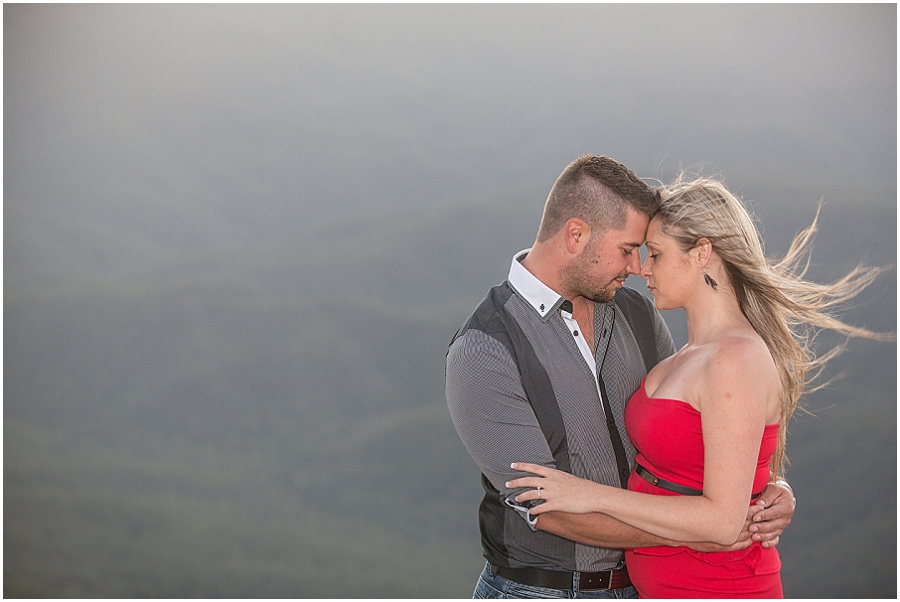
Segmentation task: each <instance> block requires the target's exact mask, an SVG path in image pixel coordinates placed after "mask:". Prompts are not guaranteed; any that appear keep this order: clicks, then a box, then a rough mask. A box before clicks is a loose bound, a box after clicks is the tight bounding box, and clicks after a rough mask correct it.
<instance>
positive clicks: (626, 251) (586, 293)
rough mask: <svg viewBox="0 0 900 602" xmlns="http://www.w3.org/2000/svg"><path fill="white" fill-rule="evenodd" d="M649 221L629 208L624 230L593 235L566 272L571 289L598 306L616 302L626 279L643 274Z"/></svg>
mask: <svg viewBox="0 0 900 602" xmlns="http://www.w3.org/2000/svg"><path fill="white" fill-rule="evenodd" d="M649 221H650V219H649V218H648V217H647V216H646V215H644V214H643V213H641V212H639V211H636V210H634V209H632V208H631V207H629V208H628V209H627V218H626V221H625V227H624V228H623V229H621V230H607V231H606V232H602V233H599V234H598V233H592V234H591V238H590V239H589V240H588V242H587V244H586V245H585V247H584V250H583V251H582V252H581V254H580V255H579V256H578V257H577V258H576V259H575V260H574V261H573V262H572V263H571V264H569V265H568V266H567V267H566V269H565V270H564V276H563V277H564V281H565V282H566V284H567V285H568V288H569V289H570V290H571V291H572V292H573V293H574V294H576V295H580V296H582V297H586V298H588V299H590V300H592V301H595V302H597V303H608V302H609V301H612V299H613V297H614V296H615V294H616V291H618V290H619V289H620V288H621V287H622V285H624V284H625V279H626V278H628V276H629V275H630V274H637V273H639V272H640V269H641V255H640V248H641V245H642V244H643V243H644V237H645V236H646V235H647V224H648V223H649Z"/></svg>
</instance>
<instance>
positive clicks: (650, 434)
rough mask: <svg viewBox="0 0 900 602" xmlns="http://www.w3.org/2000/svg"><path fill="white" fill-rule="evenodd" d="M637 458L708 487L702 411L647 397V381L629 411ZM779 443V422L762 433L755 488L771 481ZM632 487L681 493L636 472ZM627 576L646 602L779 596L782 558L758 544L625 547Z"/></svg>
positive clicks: (670, 477) (673, 478) (665, 475)
mask: <svg viewBox="0 0 900 602" xmlns="http://www.w3.org/2000/svg"><path fill="white" fill-rule="evenodd" d="M625 424H626V428H627V429H628V436H629V437H630V438H631V441H632V443H634V445H635V447H636V448H637V449H638V455H637V461H638V463H639V464H640V465H642V466H643V467H644V468H646V469H647V470H649V471H650V472H652V473H653V474H654V475H656V476H657V477H659V478H660V479H663V480H666V481H670V482H673V483H677V484H679V485H686V486H687V487H692V488H694V489H703V433H702V430H701V423H700V412H698V411H697V410H695V409H694V408H693V407H691V406H690V405H689V404H687V403H685V402H683V401H678V400H675V399H659V398H651V397H648V396H647V392H646V391H645V390H644V383H643V382H641V387H640V388H639V389H638V390H637V392H636V393H635V394H634V395H633V396H632V397H631V400H630V401H629V402H628V407H627V408H626V412H625ZM777 441H778V425H777V424H770V425H767V426H766V428H765V432H764V433H763V438H762V442H761V445H760V450H759V461H758V462H757V465H756V474H755V477H754V479H753V491H754V492H755V493H756V492H760V491H762V490H763V489H764V488H765V486H766V483H767V482H768V480H769V462H770V460H771V459H772V455H773V454H774V453H775V446H776V443H777ZM628 489H630V490H632V491H639V492H642V493H651V494H654V495H679V494H677V493H673V492H671V491H668V490H666V489H661V488H659V487H656V486H654V485H651V484H650V483H649V482H647V481H646V480H645V479H643V478H642V477H641V476H639V475H638V474H637V473H634V472H633V473H632V474H631V478H630V480H629V481H628ZM625 558H626V563H627V565H628V573H629V574H630V575H631V580H632V582H633V583H634V585H635V587H636V588H637V590H638V593H639V594H640V595H641V597H642V598H753V597H758V598H782V597H784V594H783V592H782V589H781V574H780V571H781V559H780V558H779V557H778V551H777V550H776V549H775V548H769V549H766V548H763V547H762V546H761V545H760V544H759V543H758V542H754V543H753V544H752V545H751V546H750V547H749V548H747V549H745V550H741V551H740V552H714V553H705V552H696V551H694V550H691V549H690V548H686V547H678V548H673V547H655V548H638V549H635V550H627V551H626V553H625Z"/></svg>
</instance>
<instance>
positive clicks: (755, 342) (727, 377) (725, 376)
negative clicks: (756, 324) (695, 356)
mask: <svg viewBox="0 0 900 602" xmlns="http://www.w3.org/2000/svg"><path fill="white" fill-rule="evenodd" d="M705 360H706V361H705V365H704V369H703V377H704V378H703V382H704V384H703V387H704V390H705V392H706V393H707V395H706V397H707V398H708V399H712V400H716V401H717V402H718V401H719V400H727V399H744V398H747V397H753V398H757V399H761V400H768V399H771V397H772V396H773V395H775V396H777V395H778V391H779V390H780V379H779V376H778V370H777V368H776V367H775V360H774V359H773V358H772V354H771V353H770V352H769V348H768V347H767V346H766V344H765V342H764V341H763V340H762V338H761V337H760V336H759V335H758V334H756V333H755V332H752V333H746V332H737V333H734V334H729V335H728V336H725V337H723V338H721V339H719V340H718V341H716V342H715V343H712V344H711V345H710V348H709V350H708V353H707V354H706V356H705ZM766 405H768V404H766Z"/></svg>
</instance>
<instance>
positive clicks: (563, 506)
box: [509, 338, 777, 545]
mask: <svg viewBox="0 0 900 602" xmlns="http://www.w3.org/2000/svg"><path fill="white" fill-rule="evenodd" d="M711 355H712V357H711V359H710V360H709V361H708V362H706V365H705V366H704V369H703V370H702V372H701V377H700V378H699V379H698V380H697V384H698V388H697V391H699V392H700V394H699V395H698V398H697V399H698V405H700V406H701V408H700V409H701V414H702V421H703V443H704V448H705V453H704V476H703V479H704V481H703V482H704V488H703V495H701V496H656V495H646V494H640V493H635V492H631V491H625V490H622V489H618V488H615V487H607V486H604V485H599V484H597V483H593V482H591V481H586V480H584V479H579V478H577V477H574V476H572V475H570V474H567V473H560V472H558V471H553V470H551V469H547V468H544V467H541V466H536V465H529V464H515V465H514V466H513V468H515V469H517V470H523V471H526V472H533V473H534V474H537V475H539V476H540V477H544V478H536V477H526V478H524V479H517V480H515V481H512V482H511V483H510V484H509V485H510V487H540V488H541V489H540V490H537V489H533V490H531V491H526V492H525V493H522V494H520V495H519V496H518V498H517V499H518V500H519V501H527V500H536V499H543V500H545V501H544V503H542V504H540V505H538V506H536V507H535V508H533V509H532V510H531V513H532V514H533V515H540V514H542V513H544V512H549V511H553V510H560V511H564V512H576V513H585V512H602V513H604V514H609V515H611V516H613V517H614V518H616V519H618V520H621V521H622V522H625V523H627V524H629V525H632V526H634V527H636V528H638V529H641V530H644V531H648V532H650V533H653V534H655V535H658V536H661V537H664V538H667V539H671V540H676V541H683V542H700V541H711V542H715V543H718V544H721V545H730V544H732V543H733V542H734V541H735V540H737V538H738V536H739V534H740V532H741V530H742V528H743V526H744V524H745V520H746V518H747V508H748V503H749V500H750V495H751V493H752V492H751V489H752V486H753V477H754V473H755V470H756V464H757V458H758V455H759V447H760V441H761V439H762V434H763V429H764V427H765V424H766V419H767V415H768V413H769V412H768V405H769V400H770V395H771V389H772V387H771V382H770V379H769V378H767V376H768V375H770V374H772V371H773V370H774V366H773V365H772V363H771V361H772V360H771V357H770V356H768V355H767V350H765V348H764V346H763V349H762V350H760V349H759V348H758V346H757V345H755V344H753V343H752V342H751V343H749V344H748V342H747V340H746V339H741V338H734V339H729V340H727V341H723V342H721V343H719V348H718V349H717V351H716V352H715V353H713V354H711ZM776 378H777V375H776Z"/></svg>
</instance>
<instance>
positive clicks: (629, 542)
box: [537, 512, 679, 548]
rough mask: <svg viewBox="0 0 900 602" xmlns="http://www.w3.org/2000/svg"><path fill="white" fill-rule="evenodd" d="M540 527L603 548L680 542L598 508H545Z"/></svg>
mask: <svg viewBox="0 0 900 602" xmlns="http://www.w3.org/2000/svg"><path fill="white" fill-rule="evenodd" d="M537 528H538V530H540V531H546V532H548V533H552V534H553V535H558V536H560V537H564V538H565V539H570V540H572V541H576V542H578V543H581V544H585V545H589V546H597V547H600V548H647V547H651V546H674V545H679V544H678V542H675V541H672V540H669V539H664V538H662V537H657V536H656V535H653V534H651V533H647V532H646V531H642V530H640V529H637V528H635V527H632V526H631V525H626V524H625V523H623V522H621V521H618V520H616V519H614V518H613V517H611V516H609V515H607V514H600V513H599V512H595V513H592V514H570V513H568V512H546V513H544V514H541V515H540V517H539V518H538V522H537Z"/></svg>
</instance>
